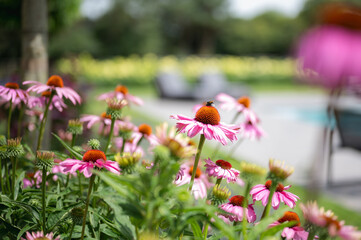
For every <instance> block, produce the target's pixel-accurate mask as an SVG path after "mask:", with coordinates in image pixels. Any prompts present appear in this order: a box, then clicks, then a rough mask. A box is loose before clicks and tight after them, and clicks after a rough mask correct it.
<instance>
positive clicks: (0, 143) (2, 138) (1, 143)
mask: <svg viewBox="0 0 361 240" xmlns="http://www.w3.org/2000/svg"><path fill="white" fill-rule="evenodd" d="M6 143H7V141H6V137H5V136H4V135H0V146H4V145H6Z"/></svg>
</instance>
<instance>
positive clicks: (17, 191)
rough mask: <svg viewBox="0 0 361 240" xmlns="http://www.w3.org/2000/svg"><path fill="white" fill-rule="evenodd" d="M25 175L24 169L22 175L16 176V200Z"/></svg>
mask: <svg viewBox="0 0 361 240" xmlns="http://www.w3.org/2000/svg"><path fill="white" fill-rule="evenodd" d="M24 177H25V171H22V172H21V173H20V175H19V176H18V177H17V178H16V181H15V189H14V200H16V199H17V198H18V194H19V189H20V185H21V183H22V182H23V179H24Z"/></svg>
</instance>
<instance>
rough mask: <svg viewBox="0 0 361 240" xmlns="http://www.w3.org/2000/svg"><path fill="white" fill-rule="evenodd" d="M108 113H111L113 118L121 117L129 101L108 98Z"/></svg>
mask: <svg viewBox="0 0 361 240" xmlns="http://www.w3.org/2000/svg"><path fill="white" fill-rule="evenodd" d="M107 104H108V108H107V112H106V114H107V115H110V117H111V118H112V119H120V118H121V116H122V109H123V107H125V106H126V105H127V104H128V102H127V101H126V100H124V99H123V100H119V99H116V98H114V99H107Z"/></svg>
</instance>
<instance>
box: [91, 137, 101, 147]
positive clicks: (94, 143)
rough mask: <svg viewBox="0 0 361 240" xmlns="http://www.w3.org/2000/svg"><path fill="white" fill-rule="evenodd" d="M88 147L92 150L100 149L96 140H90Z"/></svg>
mask: <svg viewBox="0 0 361 240" xmlns="http://www.w3.org/2000/svg"><path fill="white" fill-rule="evenodd" d="M88 145H89V146H90V147H91V148H92V149H99V148H100V142H99V140H98V139H95V138H92V139H90V140H89V141H88Z"/></svg>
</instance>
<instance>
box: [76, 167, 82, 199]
mask: <svg viewBox="0 0 361 240" xmlns="http://www.w3.org/2000/svg"><path fill="white" fill-rule="evenodd" d="M77 175H78V184H79V197H80V198H81V197H82V196H83V187H82V185H81V174H80V172H79V171H78V174H77Z"/></svg>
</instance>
